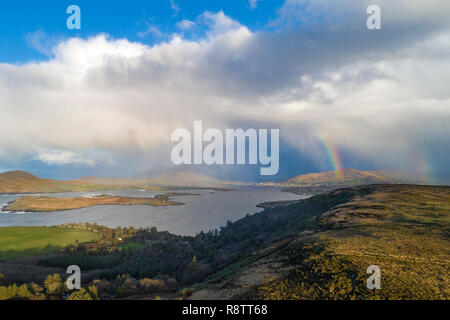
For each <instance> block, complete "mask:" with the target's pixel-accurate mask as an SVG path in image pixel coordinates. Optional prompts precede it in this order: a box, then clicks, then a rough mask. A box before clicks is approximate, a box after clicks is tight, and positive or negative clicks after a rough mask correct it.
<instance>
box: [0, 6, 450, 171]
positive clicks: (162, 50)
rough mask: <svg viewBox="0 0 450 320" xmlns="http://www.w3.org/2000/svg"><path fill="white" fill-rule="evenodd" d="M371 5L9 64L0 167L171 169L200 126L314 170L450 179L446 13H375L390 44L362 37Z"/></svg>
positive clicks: (215, 17) (287, 13)
mask: <svg viewBox="0 0 450 320" xmlns="http://www.w3.org/2000/svg"><path fill="white" fill-rule="evenodd" d="M255 4H256V2H255ZM369 4H371V3H369V2H368V1H357V3H356V1H350V0H338V1H333V2H330V1H324V0H315V1H307V0H287V1H286V2H285V3H284V5H283V6H282V7H281V8H279V10H278V12H277V18H276V19H274V20H273V21H271V23H270V28H268V29H267V30H266V31H250V30H249V29H248V28H247V27H246V26H244V25H242V24H241V23H239V22H238V21H235V20H233V19H231V18H230V17H228V16H227V15H226V14H225V13H224V12H221V11H220V12H204V13H203V14H202V15H201V16H199V17H198V18H197V19H196V24H198V25H201V26H202V27H203V28H204V29H205V30H206V32H205V33H204V34H203V35H202V36H200V37H194V39H193V40H192V39H187V38H184V36H183V35H180V34H177V33H174V34H173V35H172V36H171V37H170V40H168V41H164V42H160V43H158V44H156V45H153V46H148V45H144V44H142V43H138V42H131V41H129V40H127V39H114V38H112V37H110V36H108V35H107V34H100V35H97V36H95V37H91V38H88V39H80V38H71V39H67V40H65V41H60V42H59V43H58V44H57V45H55V46H53V47H52V48H48V50H49V52H51V53H52V54H51V57H50V58H49V59H48V61H45V62H39V63H35V62H29V63H25V64H20V65H13V64H0V108H1V114H2V116H1V117H0V159H3V160H5V159H14V158H17V159H19V158H21V159H34V160H36V159H37V160H40V161H43V162H45V163H48V164H68V163H77V164H79V165H86V166H93V165H102V163H113V162H115V161H116V160H117V159H115V157H117V158H120V159H125V158H126V159H128V160H127V161H129V162H130V163H134V164H137V163H139V166H142V167H143V168H142V169H144V167H145V166H152V165H165V164H167V162H169V161H170V156H169V154H170V149H171V146H172V144H171V143H170V135H171V133H172V131H173V130H175V129H177V128H188V129H189V128H192V125H193V122H194V121H195V120H202V121H203V123H204V124H205V126H207V127H215V128H219V129H223V128H236V127H244V128H246V127H247V128H248V127H254V128H280V139H282V140H283V141H284V143H287V144H289V145H290V146H291V147H292V148H294V149H296V150H298V152H299V154H301V156H302V157H307V158H311V159H313V160H314V161H316V163H317V165H318V167H324V168H325V167H326V160H324V151H323V143H324V141H326V143H331V144H333V145H334V146H335V147H336V148H337V149H338V150H341V151H342V152H343V153H345V154H346V155H347V156H348V159H358V161H361V163H366V164H370V165H371V166H376V167H380V168H381V167H389V168H399V169H407V170H416V171H423V170H424V169H423V168H424V162H430V161H431V162H433V165H434V166H436V167H437V168H438V169H439V168H440V169H445V168H446V167H445V165H446V163H448V160H450V159H449V154H450V146H449V143H448V140H449V139H448V138H449V136H450V127H449V126H448V123H449V120H450V91H449V90H448V83H450V20H449V19H448V12H450V3H449V2H448V1H446V0H434V1H430V0H428V1H425V0H423V1H422V0H417V1H414V3H412V2H410V1H406V0H399V1H395V2H394V3H393V2H392V1H387V0H380V1H378V5H379V6H380V7H381V10H382V29H381V30H368V29H367V28H366V18H367V15H366V12H365V9H366V8H367V6H368V5H369ZM193 25H194V24H193V22H192V23H191V22H190V21H187V20H185V21H183V20H182V21H180V23H179V28H181V29H182V30H183V32H185V33H187V32H189V30H190V29H191V27H192V26H193ZM149 32H152V31H149ZM33 39H34V40H33ZM35 40H36V38H32V39H31V41H35ZM36 41H37V40H36ZM42 43H43V42H39V48H40V50H42V51H45V50H47V49H45V48H43V47H42ZM43 150H44V151H43ZM92 154H95V155H96V156H95V160H94V159H92V157H91V156H90V155H92ZM143 159H145V160H143ZM282 161H283V160H282V159H281V164H280V165H283V162H282ZM325 169H326V168H325Z"/></svg>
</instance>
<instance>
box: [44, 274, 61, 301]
mask: <svg viewBox="0 0 450 320" xmlns="http://www.w3.org/2000/svg"><path fill="white" fill-rule="evenodd" d="M44 287H45V289H46V290H47V295H49V296H60V295H62V294H63V293H64V291H65V287H64V284H63V282H62V280H61V277H60V276H59V274H57V273H55V274H54V275H49V276H48V277H47V279H45V281H44Z"/></svg>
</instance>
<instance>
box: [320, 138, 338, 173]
mask: <svg viewBox="0 0 450 320" xmlns="http://www.w3.org/2000/svg"><path fill="white" fill-rule="evenodd" d="M321 140H322V143H323V146H324V148H325V152H326V154H327V156H328V159H329V162H330V163H331V165H332V167H333V170H334V172H335V174H336V179H341V178H342V169H343V167H342V160H341V157H340V155H339V151H338V149H337V147H336V146H335V145H334V144H333V143H332V142H331V141H330V140H329V139H325V138H322V139H321Z"/></svg>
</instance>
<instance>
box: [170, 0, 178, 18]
mask: <svg viewBox="0 0 450 320" xmlns="http://www.w3.org/2000/svg"><path fill="white" fill-rule="evenodd" d="M170 9H172V10H173V16H174V17H176V16H177V15H178V13H179V12H180V7H178V6H177V4H176V3H175V1H174V0H170Z"/></svg>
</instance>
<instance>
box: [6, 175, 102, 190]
mask: <svg viewBox="0 0 450 320" xmlns="http://www.w3.org/2000/svg"><path fill="white" fill-rule="evenodd" d="M104 189H105V186H104V185H98V184H94V183H88V182H82V181H62V180H51V179H42V178H39V177H36V176H34V175H32V174H30V173H28V172H25V171H9V172H4V173H0V193H55V192H70V191H98V190H104Z"/></svg>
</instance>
